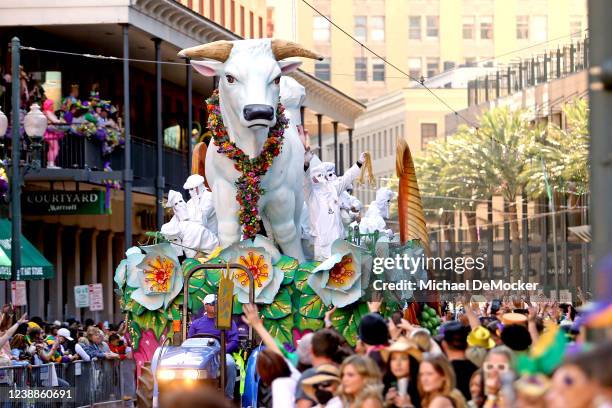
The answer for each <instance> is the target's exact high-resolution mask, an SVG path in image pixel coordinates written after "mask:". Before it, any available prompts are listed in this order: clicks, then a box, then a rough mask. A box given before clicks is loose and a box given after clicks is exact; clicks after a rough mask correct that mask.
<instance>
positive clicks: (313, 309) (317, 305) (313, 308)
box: [298, 293, 327, 319]
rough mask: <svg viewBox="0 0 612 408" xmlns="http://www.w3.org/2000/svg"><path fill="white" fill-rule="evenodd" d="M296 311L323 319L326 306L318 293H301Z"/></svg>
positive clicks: (313, 317) (306, 315)
mask: <svg viewBox="0 0 612 408" xmlns="http://www.w3.org/2000/svg"><path fill="white" fill-rule="evenodd" d="M298 311H299V312H300V314H301V315H302V316H304V317H309V318H311V319H323V317H325V312H326V311H327V308H326V307H325V304H324V303H323V301H322V300H321V298H320V297H319V295H311V294H308V293H302V294H301V295H300V299H299V302H298Z"/></svg>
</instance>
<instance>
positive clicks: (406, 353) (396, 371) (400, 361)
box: [380, 337, 423, 407]
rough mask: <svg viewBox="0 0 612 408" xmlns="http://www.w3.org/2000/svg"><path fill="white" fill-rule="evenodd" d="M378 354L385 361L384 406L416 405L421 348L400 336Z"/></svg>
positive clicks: (417, 403) (417, 400)
mask: <svg viewBox="0 0 612 408" xmlns="http://www.w3.org/2000/svg"><path fill="white" fill-rule="evenodd" d="M380 355H381V357H382V359H383V360H384V361H385V362H386V363H387V375H386V376H385V377H384V379H383V382H384V384H385V391H384V395H385V403H386V404H385V406H388V407H413V406H414V407H418V406H419V402H420V397H419V390H418V388H417V382H418V373H419V362H420V361H421V359H422V358H423V353H422V352H421V350H419V348H418V346H417V345H416V344H415V343H414V342H413V341H412V340H410V339H408V338H406V337H400V338H398V339H397V341H395V342H394V343H393V344H391V345H390V346H389V347H386V348H384V349H382V350H381V351H380Z"/></svg>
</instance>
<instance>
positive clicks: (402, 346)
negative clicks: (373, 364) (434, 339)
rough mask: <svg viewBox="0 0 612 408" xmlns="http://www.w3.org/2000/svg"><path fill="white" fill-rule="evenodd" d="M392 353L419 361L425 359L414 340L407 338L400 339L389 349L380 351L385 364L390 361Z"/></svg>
mask: <svg viewBox="0 0 612 408" xmlns="http://www.w3.org/2000/svg"><path fill="white" fill-rule="evenodd" d="M391 353H405V354H408V355H410V356H412V357H414V358H416V359H417V360H418V361H421V359H422V358H423V353H422V352H421V350H419V347H418V346H417V345H416V344H415V343H414V342H413V341H412V340H409V339H407V338H405V337H400V338H399V339H398V340H397V341H396V342H395V343H393V344H391V345H390V346H389V347H385V348H384V349H382V350H380V356H381V357H382V359H383V360H384V361H385V362H387V361H389V357H390V356H391Z"/></svg>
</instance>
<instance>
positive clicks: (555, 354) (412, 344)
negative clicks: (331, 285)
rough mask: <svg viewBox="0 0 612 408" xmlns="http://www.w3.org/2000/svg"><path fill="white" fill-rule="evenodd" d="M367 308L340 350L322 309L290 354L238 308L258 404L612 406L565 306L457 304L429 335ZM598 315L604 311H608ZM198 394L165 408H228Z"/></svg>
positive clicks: (606, 373) (608, 382) (600, 359)
mask: <svg viewBox="0 0 612 408" xmlns="http://www.w3.org/2000/svg"><path fill="white" fill-rule="evenodd" d="M458 305H460V306H458ZM369 306H370V313H369V314H367V315H365V316H362V317H361V321H360V324H359V328H358V333H359V335H358V341H357V344H356V346H354V347H350V346H349V345H348V344H347V342H346V340H345V339H344V338H343V336H342V334H341V333H340V332H338V331H337V330H336V329H335V328H334V327H333V318H332V317H331V314H332V313H333V310H330V311H329V312H328V314H327V315H326V318H325V321H326V327H325V328H323V329H320V330H317V331H315V332H314V333H309V334H307V335H305V336H303V337H302V338H301V339H300V340H299V341H298V343H297V346H296V348H295V351H290V350H288V348H287V347H286V345H283V344H280V343H279V342H278V341H277V340H276V339H275V338H274V337H273V336H272V335H271V334H270V333H269V332H268V331H267V330H266V328H265V326H264V324H263V321H262V317H261V315H260V313H259V311H258V309H257V307H256V306H255V305H244V306H243V312H244V316H243V320H244V322H245V323H246V324H248V325H249V326H250V327H252V328H253V330H254V331H255V332H256V333H257V334H258V336H259V337H260V338H261V340H262V342H263V344H264V346H265V347H264V349H263V350H262V351H259V354H258V357H257V361H256V371H257V374H258V375H259V380H260V381H261V382H262V383H263V384H262V385H263V386H264V388H267V389H268V391H269V393H270V394H271V402H270V403H269V404H267V403H265V402H263V401H260V402H259V403H258V406H271V407H272V408H277V407H283V408H286V407H289V408H291V407H298V408H310V407H317V408H321V407H328V408H383V407H384V408H394V407H397V408H412V407H414V408H466V407H469V408H482V407H485V408H506V407H508V408H510V407H512V408H514V407H517V408H557V407H566V408H603V407H610V406H612V375H611V374H610V373H611V372H612V371H611V370H610V366H612V343H610V342H609V341H605V340H600V341H598V342H588V341H586V337H585V333H586V331H585V328H586V326H587V325H586V324H585V322H586V321H589V316H588V314H587V313H586V312H585V314H582V315H581V314H580V313H577V312H576V310H575V309H574V308H573V307H572V306H571V305H569V304H566V305H559V304H557V303H554V302H547V303H539V304H531V303H530V302H523V301H522V300H521V301H516V300H515V301H507V302H500V304H499V305H497V306H499V307H498V308H497V307H492V306H495V305H491V304H485V305H482V304H480V305H479V304H474V303H470V302H465V301H463V302H461V301H460V302H457V303H455V305H454V310H452V312H449V313H444V305H438V312H439V313H440V314H441V315H443V316H444V317H443V320H444V322H443V323H442V325H441V326H440V328H439V332H438V334H434V335H432V334H430V331H429V330H427V329H425V328H423V327H420V326H419V325H418V324H417V323H416V322H413V323H410V322H409V320H408V319H409V316H408V313H407V311H406V310H404V311H402V313H400V316H399V318H395V319H394V318H390V319H386V318H385V317H383V315H382V314H380V313H379V310H381V303H380V302H371V303H370V304H369ZM605 310H608V312H606V313H608V314H610V313H612V312H610V311H612V306H609V307H608V309H605ZM402 314H403V316H402ZM599 319H600V320H601V318H599ZM604 320H605V319H604ZM608 320H609V319H608ZM609 326H610V325H608V327H609ZM589 327H590V326H589ZM559 339H561V340H562V341H561V342H559ZM198 393H200V391H198V390H194V391H193V394H192V393H191V392H187V391H186V390H181V392H180V393H179V392H177V393H176V395H173V396H172V395H171V396H169V397H170V400H171V401H172V402H173V405H172V406H173V407H183V406H184V407H187V406H190V404H193V402H194V401H195V399H194V398H196V394H197V402H198V404H199V406H202V407H209V408H221V407H230V406H231V404H230V402H227V401H223V400H222V399H220V398H216V397H215V393H211V392H207V393H206V394H203V393H200V394H198ZM213 397H214V398H213ZM260 397H261V396H260Z"/></svg>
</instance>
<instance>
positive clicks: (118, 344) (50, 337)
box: [0, 305, 132, 367]
mask: <svg viewBox="0 0 612 408" xmlns="http://www.w3.org/2000/svg"><path fill="white" fill-rule="evenodd" d="M125 333H126V325H125V323H124V322H121V323H120V324H119V325H114V324H107V323H98V324H94V321H93V320H92V319H87V320H85V321H84V322H83V323H81V322H79V321H76V320H74V319H68V320H67V321H65V322H60V321H54V322H45V321H43V319H41V318H40V317H32V318H30V319H28V317H27V315H25V314H24V315H22V316H21V317H19V318H18V317H17V311H16V310H15V309H14V308H13V307H12V306H11V305H4V306H3V308H2V314H1V316H0V366H3V367H5V366H28V365H32V366H36V365H41V364H47V363H70V362H72V361H76V360H82V361H91V360H92V359H108V360H111V359H121V360H123V359H126V358H131V357H132V350H131V348H130V347H128V346H127V344H128V343H127V341H126V338H125Z"/></svg>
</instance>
